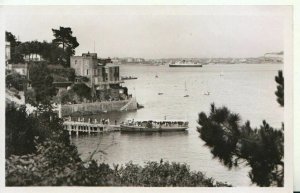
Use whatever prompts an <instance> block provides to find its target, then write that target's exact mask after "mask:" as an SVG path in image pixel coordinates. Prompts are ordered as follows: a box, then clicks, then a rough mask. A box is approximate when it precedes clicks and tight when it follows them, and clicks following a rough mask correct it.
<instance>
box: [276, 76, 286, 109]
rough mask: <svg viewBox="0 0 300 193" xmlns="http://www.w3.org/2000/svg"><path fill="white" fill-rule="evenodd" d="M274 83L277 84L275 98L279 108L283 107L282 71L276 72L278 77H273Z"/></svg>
mask: <svg viewBox="0 0 300 193" xmlns="http://www.w3.org/2000/svg"><path fill="white" fill-rule="evenodd" d="M275 81H276V82H277V84H278V85H277V91H276V92H275V95H276V96H277V102H278V103H279V104H280V106H284V78H283V75H282V70H279V71H278V75H277V76H275Z"/></svg>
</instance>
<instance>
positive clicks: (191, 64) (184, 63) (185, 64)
mask: <svg viewBox="0 0 300 193" xmlns="http://www.w3.org/2000/svg"><path fill="white" fill-rule="evenodd" d="M169 67H202V64H199V63H197V62H189V61H186V60H182V61H180V62H176V63H174V64H169Z"/></svg>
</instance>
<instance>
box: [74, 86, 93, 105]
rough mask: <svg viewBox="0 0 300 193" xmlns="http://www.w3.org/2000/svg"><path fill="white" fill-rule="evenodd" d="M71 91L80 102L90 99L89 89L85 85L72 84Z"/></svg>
mask: <svg viewBox="0 0 300 193" xmlns="http://www.w3.org/2000/svg"><path fill="white" fill-rule="evenodd" d="M72 91H74V92H75V93H76V95H78V96H79V98H80V100H81V101H82V100H83V99H88V100H90V99H91V88H90V87H88V86H87V85H85V84H84V83H79V84H74V86H73V87H72Z"/></svg>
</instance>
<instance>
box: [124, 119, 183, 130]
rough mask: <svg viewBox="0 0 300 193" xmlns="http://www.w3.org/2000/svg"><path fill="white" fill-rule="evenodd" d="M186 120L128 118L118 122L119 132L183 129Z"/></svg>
mask: <svg viewBox="0 0 300 193" xmlns="http://www.w3.org/2000/svg"><path fill="white" fill-rule="evenodd" d="M188 124H189V123H188V121H184V120H148V121H145V120H141V121H135V120H128V121H127V122H125V123H121V124H120V129H121V132H168V131H185V130H186V129H188V127H189V126H188Z"/></svg>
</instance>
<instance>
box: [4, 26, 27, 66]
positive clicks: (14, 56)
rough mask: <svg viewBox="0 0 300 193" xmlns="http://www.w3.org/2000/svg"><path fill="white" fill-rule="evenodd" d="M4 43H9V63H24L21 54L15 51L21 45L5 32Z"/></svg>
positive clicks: (10, 34)
mask: <svg viewBox="0 0 300 193" xmlns="http://www.w3.org/2000/svg"><path fill="white" fill-rule="evenodd" d="M5 41H7V42H9V43H10V54H11V59H10V61H9V63H13V64H17V63H22V62H24V59H23V56H22V53H21V52H20V51H19V50H18V49H17V47H18V46H19V45H20V44H21V42H20V41H18V40H17V38H16V37H15V36H14V35H13V34H12V33H11V32H7V31H5Z"/></svg>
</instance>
